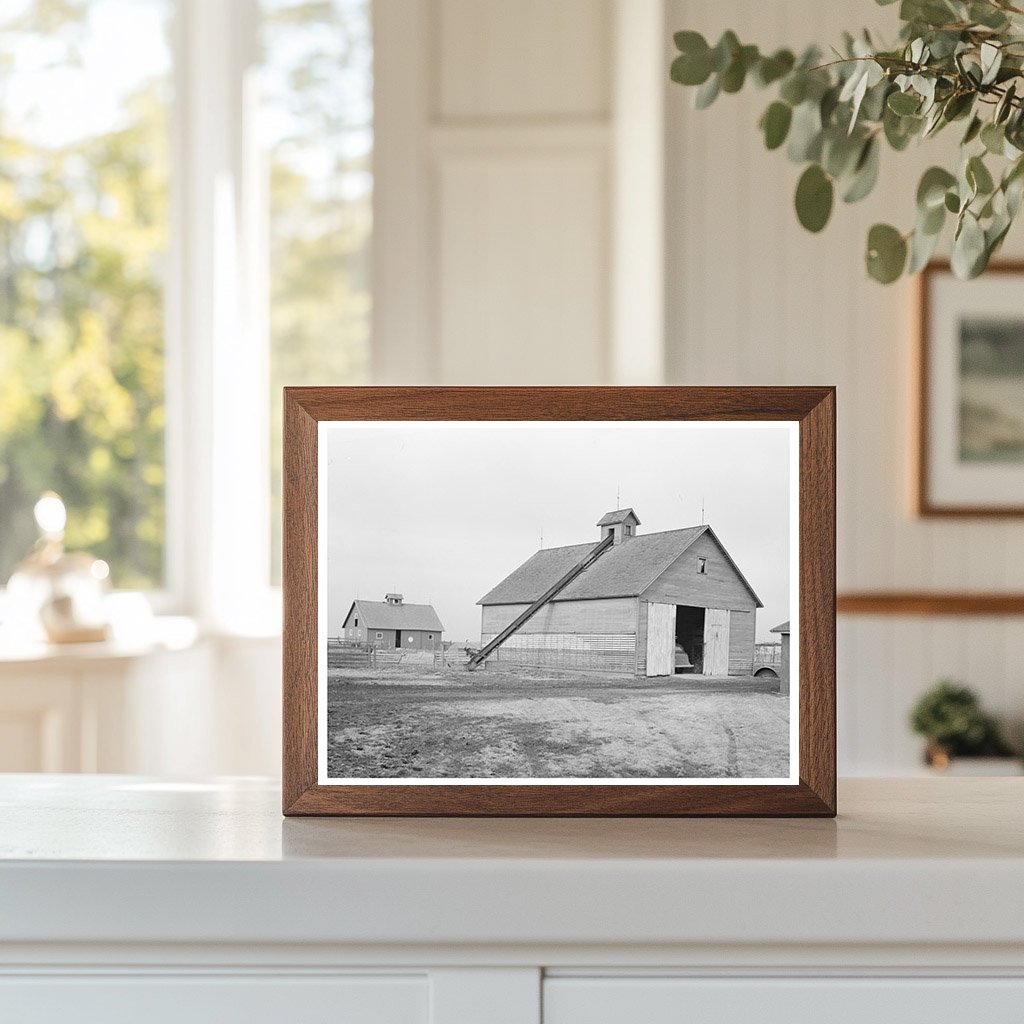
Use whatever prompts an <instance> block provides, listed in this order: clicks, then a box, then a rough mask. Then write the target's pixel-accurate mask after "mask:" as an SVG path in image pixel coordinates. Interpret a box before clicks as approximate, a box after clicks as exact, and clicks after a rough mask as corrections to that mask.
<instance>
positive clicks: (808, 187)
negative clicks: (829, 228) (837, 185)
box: [796, 164, 834, 232]
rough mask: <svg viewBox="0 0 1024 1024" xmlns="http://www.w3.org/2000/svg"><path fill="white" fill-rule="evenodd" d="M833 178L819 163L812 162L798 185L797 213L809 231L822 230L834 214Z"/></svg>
mask: <svg viewBox="0 0 1024 1024" xmlns="http://www.w3.org/2000/svg"><path fill="white" fill-rule="evenodd" d="M833 195H834V189H833V187H832V180H831V179H830V178H829V177H828V175H827V174H826V173H825V172H824V171H823V170H822V169H821V168H820V167H819V166H818V165H817V164H811V165H810V167H808V168H807V169H806V170H805V171H804V173H803V174H801V175H800V180H799V181H798V182H797V185H796V215H797V218H798V219H799V221H800V223H801V224H802V225H803V226H804V227H805V228H806V229H807V230H808V231H814V232H817V231H820V230H821V229H822V228H823V227H824V226H825V225H826V224H827V223H828V219H829V217H830V216H831V214H832V200H833Z"/></svg>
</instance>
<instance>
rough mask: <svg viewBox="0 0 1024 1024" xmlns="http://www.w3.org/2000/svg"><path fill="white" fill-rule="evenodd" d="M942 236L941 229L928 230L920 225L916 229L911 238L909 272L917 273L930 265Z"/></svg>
mask: <svg viewBox="0 0 1024 1024" xmlns="http://www.w3.org/2000/svg"><path fill="white" fill-rule="evenodd" d="M940 209H941V208H940ZM941 237H942V232H941V231H934V232H927V231H923V230H921V228H920V226H918V227H917V228H915V229H914V234H913V235H912V236H911V238H910V261H909V263H908V264H907V273H908V274H916V273H918V272H919V271H921V270H924V268H925V267H926V266H928V263H929V261H930V260H931V258H932V256H934V255H935V250H936V248H937V247H938V244H939V238H941Z"/></svg>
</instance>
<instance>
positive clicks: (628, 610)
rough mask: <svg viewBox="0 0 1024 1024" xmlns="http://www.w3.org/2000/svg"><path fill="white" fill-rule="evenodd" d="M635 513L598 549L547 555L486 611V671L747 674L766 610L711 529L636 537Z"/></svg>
mask: <svg viewBox="0 0 1024 1024" xmlns="http://www.w3.org/2000/svg"><path fill="white" fill-rule="evenodd" d="M639 525H640V519H639V518H638V517H637V515H636V513H635V512H634V511H633V510H632V509H631V508H626V509H620V510H617V511H614V512H608V513H607V514H606V515H604V516H602V517H601V519H600V520H598V523H597V526H598V529H599V530H600V534H599V536H598V538H597V540H595V541H591V542H589V543H585V544H572V545H569V546H568V547H559V548H543V549H541V550H540V551H538V552H536V554H534V555H533V556H532V557H531V558H529V559H527V561H525V562H524V563H523V564H522V565H521V566H519V568H518V569H516V570H515V571H514V572H512V573H511V574H510V575H508V576H506V577H505V579H503V580H502V581H501V582H500V583H499V584H498V585H497V586H496V587H494V589H493V590H491V591H490V592H489V593H487V594H485V595H484V596H483V597H482V598H480V600H479V601H478V602H477V604H479V605H481V606H482V613H481V643H482V648H481V651H480V654H479V655H478V659H477V660H478V661H483V660H485V659H487V658H492V659H497V660H498V661H501V662H513V663H519V664H531V665H547V666H551V667H568V668H586V669H595V668H596V669H600V670H603V671H608V672H614V673H628V674H630V675H640V676H666V675H672V674H674V673H675V672H677V671H690V672H696V673H700V674H704V675H713V676H724V675H749V674H750V673H751V672H752V670H753V662H754V634H755V625H756V618H757V609H758V608H760V607H762V604H761V601H760V599H759V598H758V596H757V594H756V593H755V592H754V589H753V587H751V585H750V584H749V583H748V582H747V580H746V578H745V577H744V575H743V573H742V572H741V571H740V569H739V567H738V566H737V565H736V563H735V562H734V561H733V559H732V557H731V556H730V555H729V552H728V551H726V550H725V547H724V546H723V545H722V542H721V541H720V540H719V539H718V537H717V536H716V535H715V531H714V530H712V529H711V527H710V526H707V525H703V526H691V527H688V528H686V529H682V530H668V531H666V532H664V533H649V534H638V532H637V527H638V526H639Z"/></svg>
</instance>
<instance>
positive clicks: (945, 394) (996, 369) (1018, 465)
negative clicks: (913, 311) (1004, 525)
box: [915, 263, 1024, 516]
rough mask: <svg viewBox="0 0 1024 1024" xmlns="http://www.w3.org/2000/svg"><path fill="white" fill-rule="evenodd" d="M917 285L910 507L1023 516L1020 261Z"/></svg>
mask: <svg viewBox="0 0 1024 1024" xmlns="http://www.w3.org/2000/svg"><path fill="white" fill-rule="evenodd" d="M919 288H920V292H919V329H918V354H919V359H918V396H919V398H918V417H917V427H918V437H917V444H916V446H915V448H916V454H917V474H916V483H917V488H916V492H917V493H916V510H917V512H918V514H919V515H921V516H1024V304H1022V301H1021V296H1022V294H1024V263H994V264H991V265H990V266H989V267H988V269H987V270H986V271H985V273H984V275H983V276H981V277H979V278H976V279H975V280H973V281H960V280H958V279H957V278H956V277H955V276H954V275H953V273H952V271H951V270H950V268H949V265H948V264H947V263H934V264H932V265H930V266H929V267H927V268H926V269H925V271H924V272H923V273H922V275H921V279H920V284H919Z"/></svg>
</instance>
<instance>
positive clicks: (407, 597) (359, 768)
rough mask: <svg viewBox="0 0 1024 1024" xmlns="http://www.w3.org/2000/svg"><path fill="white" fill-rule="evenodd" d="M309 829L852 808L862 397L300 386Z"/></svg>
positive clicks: (287, 606) (298, 736) (809, 391)
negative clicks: (839, 590) (851, 541)
mask: <svg viewBox="0 0 1024 1024" xmlns="http://www.w3.org/2000/svg"><path fill="white" fill-rule="evenodd" d="M283 558H284V565H283V599H284V709H283V710H284V764H283V784H284V794H283V810H284V813H285V814H286V815H357V816H365V815H406V816H413V815H430V816H448V815H483V816H547V815H559V816H568V815H576V816H609V815H629V816H682V815H766V816H768V815H772V816H819V817H820V816H833V815H834V814H835V810H836V803H835V774H836V769H835V764H836V762H835V735H836V732H835V391H834V389H833V388H830V387H794V388H700V387H659V388H617V387H607V388H603V387H598V388H441V387H437V388H434V387H417V388H403V387H354V388H339V387H323V388H308V387H304V388H286V389H285V395H284V515H283Z"/></svg>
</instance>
